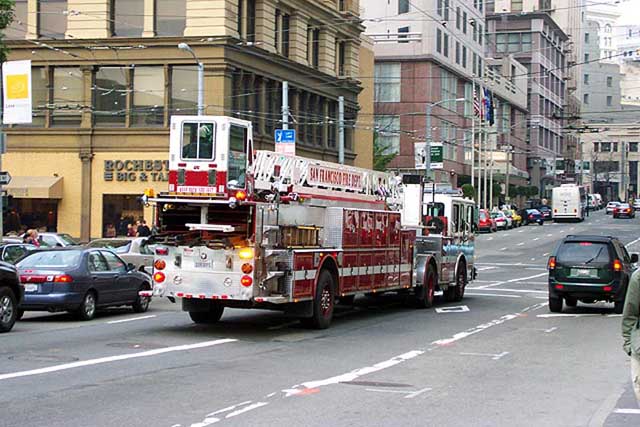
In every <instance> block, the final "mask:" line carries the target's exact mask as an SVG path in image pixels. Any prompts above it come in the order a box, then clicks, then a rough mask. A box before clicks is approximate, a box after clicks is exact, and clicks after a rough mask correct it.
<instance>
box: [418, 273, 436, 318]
mask: <svg viewBox="0 0 640 427" xmlns="http://www.w3.org/2000/svg"><path fill="white" fill-rule="evenodd" d="M436 283H438V273H436V270H435V269H434V268H433V265H431V264H429V266H428V267H427V272H426V274H425V278H424V285H423V286H419V287H417V288H416V293H415V303H416V308H431V307H433V301H434V300H435V292H436Z"/></svg>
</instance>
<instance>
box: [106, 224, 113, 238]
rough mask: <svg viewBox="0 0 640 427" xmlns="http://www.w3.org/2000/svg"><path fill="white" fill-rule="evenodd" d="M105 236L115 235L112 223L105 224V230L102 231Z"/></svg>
mask: <svg viewBox="0 0 640 427" xmlns="http://www.w3.org/2000/svg"><path fill="white" fill-rule="evenodd" d="M104 235H105V237H110V238H113V237H116V228H115V227H114V226H113V224H111V223H109V224H107V230H106V231H105V233H104Z"/></svg>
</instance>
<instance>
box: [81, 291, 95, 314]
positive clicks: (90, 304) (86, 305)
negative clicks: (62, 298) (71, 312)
mask: <svg viewBox="0 0 640 427" xmlns="http://www.w3.org/2000/svg"><path fill="white" fill-rule="evenodd" d="M97 303H98V298H97V296H96V293H95V292H94V291H89V292H87V293H86V294H85V296H84V298H82V303H81V304H80V307H79V308H78V310H76V316H77V317H78V319H80V320H91V319H93V318H94V317H95V316H96V308H97Z"/></svg>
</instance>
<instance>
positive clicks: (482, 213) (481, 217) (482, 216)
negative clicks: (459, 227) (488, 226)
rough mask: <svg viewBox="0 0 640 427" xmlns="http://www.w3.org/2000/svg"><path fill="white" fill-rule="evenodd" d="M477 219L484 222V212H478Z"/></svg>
mask: <svg viewBox="0 0 640 427" xmlns="http://www.w3.org/2000/svg"><path fill="white" fill-rule="evenodd" d="M478 218H480V219H481V220H485V219H487V214H486V213H484V212H480V214H479V215H478Z"/></svg>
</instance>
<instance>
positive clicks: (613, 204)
mask: <svg viewBox="0 0 640 427" xmlns="http://www.w3.org/2000/svg"><path fill="white" fill-rule="evenodd" d="M618 206H620V202H609V203H607V207H606V208H605V210H604V212H605V213H606V214H607V215H609V214H612V213H613V210H614V209H615V208H617V207H618Z"/></svg>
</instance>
